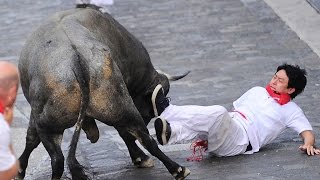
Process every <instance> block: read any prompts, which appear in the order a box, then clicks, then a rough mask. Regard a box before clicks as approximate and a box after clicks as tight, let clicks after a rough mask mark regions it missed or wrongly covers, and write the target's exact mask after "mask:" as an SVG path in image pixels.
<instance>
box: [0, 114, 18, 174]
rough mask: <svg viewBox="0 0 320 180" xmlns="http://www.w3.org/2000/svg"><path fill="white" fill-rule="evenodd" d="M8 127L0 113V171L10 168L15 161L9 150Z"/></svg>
mask: <svg viewBox="0 0 320 180" xmlns="http://www.w3.org/2000/svg"><path fill="white" fill-rule="evenodd" d="M9 145H10V127H9V125H8V123H7V121H5V119H4V117H3V115H2V114H1V113H0V171H6V170H8V169H10V168H11V167H12V166H13V165H14V164H15V162H16V158H15V156H14V155H13V154H12V152H11V150H10V147H9Z"/></svg>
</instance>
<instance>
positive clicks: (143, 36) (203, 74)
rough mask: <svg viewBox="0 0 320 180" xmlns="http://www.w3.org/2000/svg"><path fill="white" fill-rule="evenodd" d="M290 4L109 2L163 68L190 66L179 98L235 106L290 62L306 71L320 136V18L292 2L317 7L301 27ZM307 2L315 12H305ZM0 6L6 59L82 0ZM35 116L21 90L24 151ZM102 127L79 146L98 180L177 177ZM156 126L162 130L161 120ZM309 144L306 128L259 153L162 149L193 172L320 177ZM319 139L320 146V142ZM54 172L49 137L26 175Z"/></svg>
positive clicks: (17, 133) (14, 0) (248, 0)
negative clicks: (143, 160) (143, 164)
mask: <svg viewBox="0 0 320 180" xmlns="http://www.w3.org/2000/svg"><path fill="white" fill-rule="evenodd" d="M289 1H290V0H284V1H281V3H280V2H279V3H278V1H275V0H265V1H264V0H201V1H199V0H187V1H186V0H175V1H169V0H162V1H160V0H155V1H148V0H135V1H133V0H114V4H113V5H110V6H107V7H106V8H107V9H108V11H109V12H110V14H111V15H112V16H113V17H114V18H115V19H116V20H118V21H119V22H120V23H121V24H122V25H123V26H124V27H126V28H127V29H128V30H129V31H130V32H131V33H132V34H134V35H135V36H136V37H137V38H138V39H139V40H140V41H141V42H142V43H143V44H144V45H145V47H146V49H147V50H148V52H149V54H150V57H151V60H152V62H153V65H154V66H155V67H156V68H157V69H161V70H164V71H166V72H168V73H170V74H182V73H184V72H186V71H188V70H190V71H191V73H190V74H189V75H188V76H187V77H185V78H184V79H181V80H179V81H176V82H173V83H172V84H171V89H170V92H169V95H168V96H170V97H171V103H173V104H177V105H186V104H197V105H213V104H220V105H223V106H225V107H226V108H228V109H230V108H231V106H232V102H233V101H234V100H235V99H237V98H238V97H239V96H240V95H242V94H243V93H244V92H245V91H247V90H248V89H249V88H251V87H253V86H265V85H266V83H267V82H269V80H270V78H271V76H272V75H273V74H274V73H275V69H276V67H277V66H278V65H280V64H281V63H284V62H287V63H290V64H299V65H300V66H301V67H303V68H306V70H307V72H308V84H307V87H306V89H305V92H304V93H303V94H302V95H299V96H298V97H297V98H296V99H295V100H294V101H295V102H296V103H297V104H298V105H299V106H300V107H301V108H302V109H303V110H304V112H305V114H306V116H307V117H308V119H309V121H310V122H311V124H312V126H313V128H314V132H315V135H316V137H317V139H318V141H319V138H320V122H319V112H320V105H319V102H320V101H319V99H320V90H319V88H320V59H319V56H318V55H317V53H319V52H320V45H319V43H320V41H317V39H319V37H320V36H319V35H313V34H311V33H306V32H317V31H319V29H320V19H319V17H318V16H320V15H319V14H317V13H316V12H315V11H314V9H312V7H311V6H310V5H309V4H308V3H306V2H305V1H302V0H301V1H296V0H293V1H290V2H291V3H292V2H297V3H296V4H294V6H295V7H297V8H296V9H297V10H298V6H299V10H300V12H299V13H300V14H301V13H302V12H304V14H307V15H308V14H309V13H316V14H315V15H312V19H311V18H310V20H312V21H313V22H312V26H303V25H302V26H299V25H295V24H293V23H294V22H289V20H292V19H293V18H292V17H290V16H289V15H290V14H289V13H287V14H285V13H284V12H288V11H289V6H288V5H284V4H285V3H286V2H289ZM292 4H293V3H292ZM282 5H283V6H284V8H283V9H281V7H282ZM302 5H303V6H304V7H303V8H306V9H303V10H302V9H300V8H302V7H301V6H302ZM0 6H1V7H2V8H1V9H0V33H1V36H0V59H5V60H9V61H11V62H14V63H16V64H17V63H18V60H19V55H20V51H21V49H22V47H23V45H24V43H25V41H26V39H27V38H28V36H29V35H30V34H31V33H32V31H33V30H35V29H36V27H37V26H38V25H39V24H40V23H41V22H42V21H45V18H46V17H48V16H50V15H52V14H53V13H55V12H57V11H60V10H65V9H70V8H74V7H75V4H74V1H63V0H51V1H50V0H41V1H40V0H26V1H18V0H1V1H0ZM292 6H293V5H292ZM273 8H274V9H275V10H274V9H273ZM293 9H294V8H293ZM286 10H287V11H286ZM309 11H310V12H309ZM299 13H298V12H296V13H292V14H299ZM292 14H291V15H292ZM282 15H283V17H282ZM296 16H297V15H296ZM301 16H302V15H301ZM297 19H299V18H297ZM300 19H301V18H300ZM287 20H288V21H287ZM295 22H297V21H295ZM304 23H306V24H307V23H308V22H307V21H304ZM311 28H313V29H311ZM307 30H308V31H307ZM309 30H310V31H309ZM318 34H319V33H318ZM308 35H309V36H308ZM310 36H311V37H310ZM29 115H30V106H29V105H28V103H27V101H26V99H25V98H24V96H23V94H22V90H21V88H20V89H19V95H18V99H17V103H16V109H15V121H14V124H13V129H12V138H13V144H14V148H15V150H16V154H17V156H18V157H19V156H20V155H21V153H22V151H23V149H24V145H25V136H26V129H27V127H28V121H29V120H28V119H29ZM98 125H99V130H100V134H101V137H100V139H99V141H98V142H97V143H95V144H91V143H90V142H89V141H88V140H87V139H86V137H85V135H84V134H83V133H82V135H81V138H80V141H79V145H78V151H77V158H78V160H79V161H80V163H81V164H82V165H84V166H85V167H86V168H87V174H88V175H89V176H90V177H91V178H92V179H95V180H96V179H97V180H98V179H101V180H102V179H103V180H104V179H126V180H131V179H146V180H147V179H152V180H157V179H159V180H163V179H170V178H171V179H172V176H171V175H170V173H169V172H168V171H167V169H166V168H165V167H164V165H163V164H162V163H161V162H160V161H159V160H157V159H156V158H154V157H152V158H153V159H154V161H155V167H153V168H148V169H138V168H136V167H135V166H134V165H133V164H132V162H131V159H130V157H129V153H128V150H127V148H126V146H125V144H124V142H123V141H122V139H121V138H120V136H119V135H118V133H117V131H116V130H115V129H114V128H112V127H108V126H106V125H104V124H101V123H98ZM148 128H149V130H150V133H151V134H153V135H154V133H155V130H154V127H153V122H151V123H150V124H149V125H148ZM73 131H74V128H71V129H68V130H66V131H65V134H64V139H63V143H62V149H63V151H64V153H67V150H68V146H69V141H70V139H71V136H72V133H73ZM301 143H302V141H301V138H300V137H299V135H297V134H296V133H295V132H294V131H291V130H288V131H286V132H285V133H284V134H282V135H281V136H280V137H279V138H277V139H276V141H275V142H274V143H272V144H270V145H268V146H266V147H265V148H263V149H261V151H260V152H258V153H255V154H253V155H240V156H235V157H223V158H217V157H208V156H206V158H205V159H204V160H203V161H201V162H189V161H187V160H186V158H188V157H189V156H190V155H191V151H190V150H189V144H181V145H173V146H164V147H162V146H161V147H160V148H161V150H163V151H164V152H165V154H166V155H168V156H169V157H170V158H171V159H172V160H174V161H176V162H177V163H179V164H181V165H184V166H186V167H188V168H189V169H190V170H191V174H190V175H189V176H188V178H187V179H246V180H247V179H263V180H265V179H276V180H278V179H279V180H280V179H290V180H295V179H297V180H298V179H299V180H301V179H319V177H320V171H319V169H320V163H319V162H320V161H319V160H320V159H319V158H320V156H313V157H308V156H307V155H305V154H303V153H301V152H300V151H299V150H298V147H299V145H300V144H301ZM316 145H317V146H320V144H319V143H318V142H317V143H316ZM50 178H51V165H50V157H49V156H48V153H47V152H46V151H45V149H44V148H43V146H42V145H41V144H40V145H39V147H38V148H37V149H36V150H35V151H33V153H32V155H31V157H30V162H29V166H28V169H27V174H26V178H25V179H27V180H34V179H37V180H43V179H50ZM68 178H71V177H70V174H69V172H68V169H67V167H65V173H64V175H63V179H68Z"/></svg>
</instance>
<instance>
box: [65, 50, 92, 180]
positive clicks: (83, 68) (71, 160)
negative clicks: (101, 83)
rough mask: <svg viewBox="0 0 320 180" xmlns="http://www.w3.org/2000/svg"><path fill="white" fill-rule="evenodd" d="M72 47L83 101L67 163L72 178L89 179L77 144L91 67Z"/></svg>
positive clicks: (87, 96) (86, 103) (84, 111)
mask: <svg viewBox="0 0 320 180" xmlns="http://www.w3.org/2000/svg"><path fill="white" fill-rule="evenodd" d="M72 48H73V49H74V50H75V52H76V55H77V57H76V58H75V61H74V66H73V68H72V70H73V73H74V74H75V76H76V79H77V81H78V83H79V86H80V90H81V101H80V112H79V116H78V120H77V123H76V126H75V131H74V133H73V136H72V140H71V143H70V147H69V154H68V158H67V164H68V167H69V170H70V172H71V175H72V179H77V180H78V179H88V177H87V176H86V174H85V173H84V171H83V166H81V165H80V164H79V162H78V160H77V159H76V156H75V154H76V149H77V144H78V140H79V136H80V132H81V128H82V123H83V120H84V118H85V114H86V109H87V107H88V104H89V81H90V78H89V75H88V74H89V67H88V65H87V63H86V62H85V61H84V57H83V56H82V55H81V54H80V53H79V52H78V51H77V49H76V47H75V46H74V45H72Z"/></svg>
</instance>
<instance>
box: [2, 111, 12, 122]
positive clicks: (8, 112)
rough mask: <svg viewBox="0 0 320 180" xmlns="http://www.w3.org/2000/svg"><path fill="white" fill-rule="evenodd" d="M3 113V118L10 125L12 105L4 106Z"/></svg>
mask: <svg viewBox="0 0 320 180" xmlns="http://www.w3.org/2000/svg"><path fill="white" fill-rule="evenodd" d="M3 114H4V119H5V120H6V121H7V122H8V124H9V125H11V123H12V120H13V107H6V108H5V109H4V113H3Z"/></svg>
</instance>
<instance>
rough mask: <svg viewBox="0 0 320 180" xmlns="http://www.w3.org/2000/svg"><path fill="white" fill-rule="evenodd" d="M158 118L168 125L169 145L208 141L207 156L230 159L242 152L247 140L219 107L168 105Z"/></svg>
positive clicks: (226, 113) (243, 132) (238, 125)
mask: <svg viewBox="0 0 320 180" xmlns="http://www.w3.org/2000/svg"><path fill="white" fill-rule="evenodd" d="M161 117H163V118H164V119H166V120H167V121H168V122H169V123H170V127H171V130H172V132H171V137H170V139H169V142H168V144H179V143H189V142H192V141H193V140H195V139H196V138H199V139H203V140H206V139H207V140H208V152H212V153H213V154H215V155H217V156H232V155H237V154H241V153H243V152H244V151H245V149H246V146H247V144H248V137H247V135H246V132H245V130H244V128H243V127H242V126H241V124H240V123H237V122H236V121H237V119H236V120H233V119H232V117H231V116H230V115H229V113H228V111H227V110H226V109H225V108H224V107H223V106H220V105H213V106H196V105H187V106H176V105H172V104H170V105H169V106H168V107H167V108H166V109H165V111H164V112H162V114H161Z"/></svg>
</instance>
